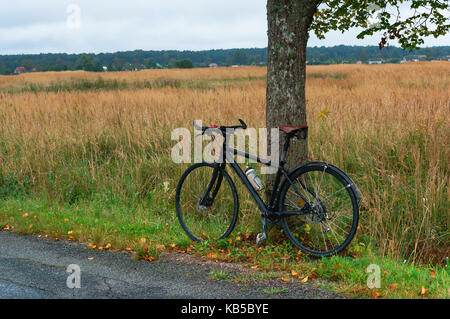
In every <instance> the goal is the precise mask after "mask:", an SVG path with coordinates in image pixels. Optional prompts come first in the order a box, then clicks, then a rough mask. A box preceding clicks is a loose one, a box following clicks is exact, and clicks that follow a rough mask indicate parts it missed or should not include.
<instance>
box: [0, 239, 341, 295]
mask: <svg viewBox="0 0 450 319" xmlns="http://www.w3.org/2000/svg"><path fill="white" fill-rule="evenodd" d="M71 264H76V265H79V267H80V270H81V272H80V285H81V288H79V289H78V288H73V289H70V288H68V287H67V279H68V276H70V275H71V274H70V273H68V272H67V266H68V265H71ZM224 267H225V268H226V267H228V268H227V272H230V273H232V272H242V271H243V269H244V268H245V267H242V266H240V265H236V264H234V265H231V264H228V265H227V264H221V263H214V262H211V261H209V262H206V261H202V260H201V259H199V258H197V257H193V256H185V255H177V254H169V255H167V256H165V257H163V258H162V259H161V260H159V261H156V262H146V261H138V260H136V259H134V257H133V255H132V254H130V253H123V252H110V251H97V250H92V249H89V248H87V247H86V246H85V245H83V244H80V243H73V242H64V241H58V242H57V241H53V240H51V239H44V238H37V237H36V236H25V235H20V234H15V233H11V232H6V231H0V298H21V299H27V298H39V299H49V298H50V299H59V298H69V299H70V298H139V299H142V298H145V299H172V298H177V299H178V298H180V299H187V298H189V299H216V298H220V299H259V298H296V299H297V298H298V299H301V298H308V299H317V298H339V296H337V295H335V294H332V293H330V292H328V291H325V290H321V289H317V288H314V287H312V286H311V285H309V284H301V283H300V282H293V283H284V282H282V281H281V280H279V279H277V280H274V279H272V280H265V281H251V282H250V283H249V284H241V283H234V282H226V281H218V280H210V279H208V278H209V274H210V272H211V270H212V269H223V268H224ZM70 282H74V281H70ZM274 287H276V288H277V289H284V292H283V293H280V294H267V293H264V292H263V290H264V289H270V288H274Z"/></svg>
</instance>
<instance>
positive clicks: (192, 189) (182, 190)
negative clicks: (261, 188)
mask: <svg viewBox="0 0 450 319" xmlns="http://www.w3.org/2000/svg"><path fill="white" fill-rule="evenodd" d="M214 167H215V165H214V164H208V163H200V164H195V165H193V166H191V167H189V168H188V169H187V170H186V172H185V173H184V174H183V176H182V177H181V179H180V182H179V183H178V187H177V191H176V195H175V206H176V210H177V215H178V220H179V222H180V224H181V227H183V229H184V231H185V232H186V234H187V235H188V236H189V238H191V239H192V240H194V241H197V242H200V241H205V240H219V239H223V238H225V237H227V236H228V235H230V234H231V232H232V231H233V229H234V226H235V225H236V221H237V216H238V210H239V202H238V196H237V191H236V187H235V185H234V183H233V181H232V179H231V177H230V176H229V175H228V173H227V172H226V171H225V170H224V169H221V168H219V169H216V173H217V174H216V176H215V178H213V173H214Z"/></svg>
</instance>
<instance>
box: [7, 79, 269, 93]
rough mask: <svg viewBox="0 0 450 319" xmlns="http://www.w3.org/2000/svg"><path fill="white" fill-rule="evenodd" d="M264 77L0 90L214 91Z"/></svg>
mask: <svg viewBox="0 0 450 319" xmlns="http://www.w3.org/2000/svg"><path fill="white" fill-rule="evenodd" d="M265 80H266V77H265V76H262V77H259V76H248V77H243V78H229V79H228V78H221V79H207V80H206V79H197V80H196V79H187V80H181V79H154V80H143V81H127V80H105V79H102V78H100V77H99V78H98V79H95V80H93V79H89V80H87V79H85V80H78V79H69V80H64V81H55V82H48V83H45V84H36V83H27V82H24V83H23V84H22V85H21V86H18V87H6V88H3V89H1V90H0V92H2V93H7V94H15V93H26V92H30V93H38V92H47V93H50V92H77V91H81V92H84V91H120V90H139V89H163V88H177V89H190V90H214V89H217V88H227V87H229V86H230V85H233V84H243V83H251V82H258V81H265Z"/></svg>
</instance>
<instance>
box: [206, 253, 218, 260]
mask: <svg viewBox="0 0 450 319" xmlns="http://www.w3.org/2000/svg"><path fill="white" fill-rule="evenodd" d="M207 257H208V258H209V259H217V255H216V254H213V253H209V254H208V256H207Z"/></svg>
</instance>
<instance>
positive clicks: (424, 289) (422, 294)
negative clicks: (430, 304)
mask: <svg viewBox="0 0 450 319" xmlns="http://www.w3.org/2000/svg"><path fill="white" fill-rule="evenodd" d="M426 294H427V288H425V287H423V286H422V291H421V292H420V295H421V296H425V295H426Z"/></svg>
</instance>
